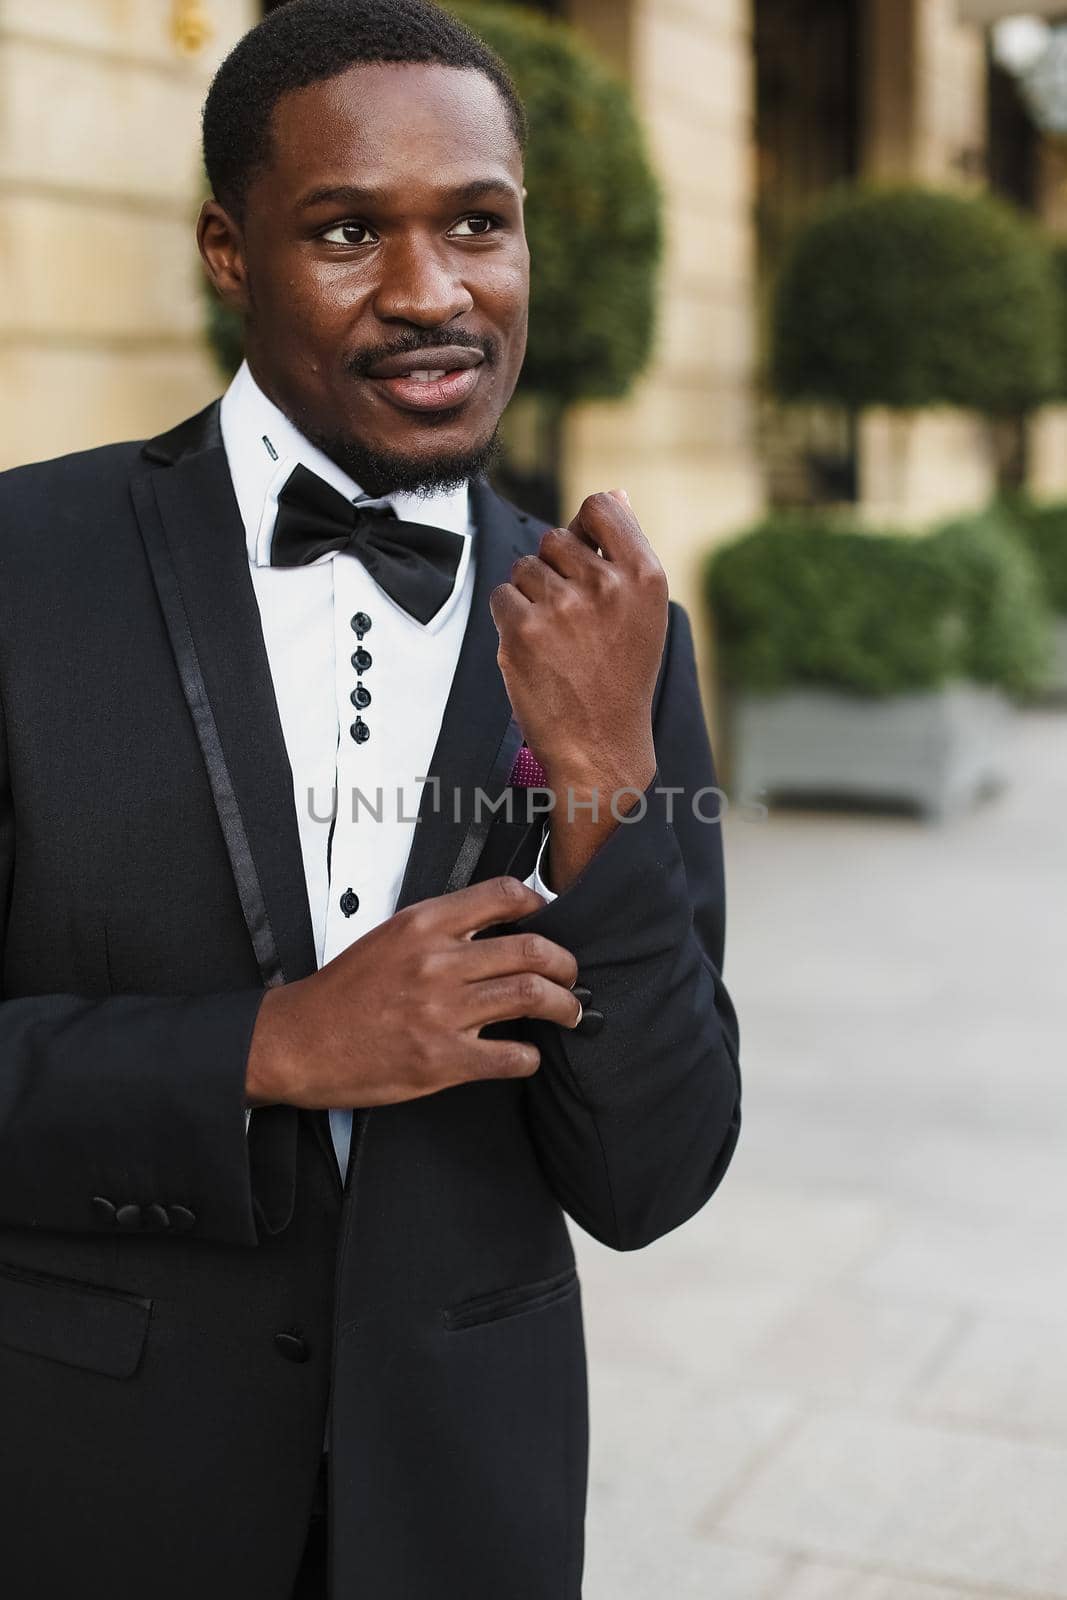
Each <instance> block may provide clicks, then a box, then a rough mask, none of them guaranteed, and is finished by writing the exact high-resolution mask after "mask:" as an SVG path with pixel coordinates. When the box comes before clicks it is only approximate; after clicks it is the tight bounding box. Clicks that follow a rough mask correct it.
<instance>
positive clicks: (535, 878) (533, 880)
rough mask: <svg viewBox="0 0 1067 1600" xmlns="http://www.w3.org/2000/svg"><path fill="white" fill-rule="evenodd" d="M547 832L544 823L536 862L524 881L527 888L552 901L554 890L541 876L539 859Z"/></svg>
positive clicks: (543, 850) (540, 859) (542, 853)
mask: <svg viewBox="0 0 1067 1600" xmlns="http://www.w3.org/2000/svg"><path fill="white" fill-rule="evenodd" d="M548 832H549V830H548V825H547V823H546V825H545V831H544V833H543V835H542V836H541V848H540V850H538V852H537V862H536V864H535V866H534V869H533V871H532V872H531V873H530V876H529V877H528V878H527V879H526V880H525V882H526V887H527V889H533V890H535V891H536V892H537V893H538V894H539V895H542V896H543V897H544V898H545V899H546V900H548V901H552V900H555V899H556V898H557V896H556V894H555V892H554V891H553V890H552V889H550V888H549V887H548V884H547V883H546V882H545V880H544V878H542V876H541V861H542V859H543V857H544V853H545V846H546V845H547V844H548Z"/></svg>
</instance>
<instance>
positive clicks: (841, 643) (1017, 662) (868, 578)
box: [706, 515, 1048, 697]
mask: <svg viewBox="0 0 1067 1600" xmlns="http://www.w3.org/2000/svg"><path fill="white" fill-rule="evenodd" d="M706 595H707V600H708V603H709V605H710V607H711V611H712V614H713V617H714V622H715V628H716V636H717V640H718V647H719V660H720V667H721V672H722V676H723V679H724V682H725V683H726V684H727V685H729V686H730V687H733V688H738V689H748V690H754V691H757V692H762V693H774V692H777V691H779V690H783V689H787V688H791V687H795V686H797V685H801V684H806V685H811V686H818V687H821V688H833V689H840V690H845V691H849V692H852V693H855V694H859V695H869V696H879V697H881V696H887V695H893V694H906V693H909V692H914V691H918V690H924V689H936V688H938V687H940V686H941V685H943V684H946V683H949V682H951V681H953V680H957V679H968V680H971V681H976V682H979V683H983V684H990V685H996V686H999V687H1001V688H1003V689H1006V690H1007V691H1009V692H1010V693H1013V694H1023V693H1028V692H1030V691H1031V690H1033V689H1035V688H1037V687H1038V686H1039V685H1040V683H1041V682H1042V679H1043V675H1044V669H1045V663H1046V659H1047V651H1048V612H1047V608H1046V607H1045V605H1044V602H1043V599H1042V596H1041V594H1040V592H1039V587H1038V582H1037V576H1036V573H1035V570H1034V568H1033V565H1032V563H1031V562H1030V561H1029V559H1028V557H1027V556H1026V554H1025V552H1024V551H1023V550H1022V549H1021V548H1020V547H1019V545H1018V543H1017V541H1016V542H1013V540H1012V538H1011V536H1010V534H1009V533H1008V532H1007V531H1006V529H1005V527H1004V526H1003V524H1001V523H1000V522H998V521H997V520H996V519H994V518H992V517H990V516H988V515H985V516H980V517H975V518H972V519H968V520H964V519H961V520H960V521H958V522H956V523H953V524H951V525H949V526H946V527H944V528H941V529H938V530H937V531H935V532H934V533H933V534H931V535H929V536H926V537H912V536H908V535H901V534H895V533H869V532H866V531H863V530H861V529H859V528H857V527H855V526H847V525H834V524H833V523H827V522H826V520H825V519H821V520H820V519H818V518H815V517H812V516H796V515H792V516H778V517H775V518H772V519H769V520H768V521H767V522H765V523H763V524H761V525H760V526H759V527H757V528H755V529H754V530H752V531H751V532H750V533H747V534H745V535H743V536H742V537H741V538H740V539H738V540H736V541H735V542H733V543H732V544H729V545H726V546H724V547H723V548H721V549H719V550H717V551H715V552H713V554H712V556H711V558H710V559H709V562H708V566H707V569H706Z"/></svg>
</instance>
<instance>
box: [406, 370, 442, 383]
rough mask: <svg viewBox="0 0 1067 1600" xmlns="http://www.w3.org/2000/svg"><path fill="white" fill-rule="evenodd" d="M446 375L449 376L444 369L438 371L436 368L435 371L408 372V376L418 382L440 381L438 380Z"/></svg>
mask: <svg viewBox="0 0 1067 1600" xmlns="http://www.w3.org/2000/svg"><path fill="white" fill-rule="evenodd" d="M446 376H447V374H446V373H445V372H444V371H443V370H441V371H436V370H435V371H433V372H430V371H426V372H409V373H408V377H409V378H413V379H414V381H415V382H416V383H438V382H440V380H441V379H442V378H444V377H446Z"/></svg>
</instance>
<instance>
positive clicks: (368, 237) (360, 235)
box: [322, 222, 377, 244]
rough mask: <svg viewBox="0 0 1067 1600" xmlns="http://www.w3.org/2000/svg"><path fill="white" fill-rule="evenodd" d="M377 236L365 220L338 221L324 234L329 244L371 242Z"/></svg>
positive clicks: (323, 236)
mask: <svg viewBox="0 0 1067 1600" xmlns="http://www.w3.org/2000/svg"><path fill="white" fill-rule="evenodd" d="M376 237H377V236H376V235H375V234H374V233H372V232H371V230H370V228H368V227H367V224H366V223H365V222H338V223H335V225H334V226H333V227H332V228H327V230H326V232H325V233H324V234H323V235H322V238H324V239H325V240H326V242H327V244H370V243H371V242H372V241H373V240H374V239H375V238H376Z"/></svg>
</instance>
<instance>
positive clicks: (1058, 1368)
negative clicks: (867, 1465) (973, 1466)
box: [909, 1317, 1067, 1501]
mask: <svg viewBox="0 0 1067 1600" xmlns="http://www.w3.org/2000/svg"><path fill="white" fill-rule="evenodd" d="M909 1410H910V1411H911V1413H912V1414H913V1415H917V1416H922V1417H924V1418H926V1419H927V1420H934V1419H936V1418H940V1419H942V1420H945V1421H947V1422H949V1423H953V1424H958V1423H963V1424H965V1425H967V1424H970V1425H972V1426H973V1425H985V1426H987V1427H990V1428H995V1429H998V1430H999V1431H1001V1432H1004V1433H1019V1434H1023V1433H1029V1434H1033V1435H1034V1436H1036V1437H1042V1436H1044V1437H1048V1438H1050V1439H1054V1440H1058V1441H1059V1442H1061V1443H1063V1444H1067V1321H1064V1322H1029V1321H1019V1320H1018V1319H1016V1318H1008V1317H982V1318H980V1319H979V1320H977V1321H975V1322H973V1323H971V1324H970V1325H968V1326H967V1327H966V1328H965V1330H964V1331H963V1332H962V1333H961V1336H960V1338H959V1339H958V1340H957V1341H956V1342H955V1343H954V1345H953V1346H952V1348H951V1350H949V1351H948V1352H947V1353H946V1356H945V1359H944V1360H943V1361H942V1362H941V1363H940V1364H939V1365H938V1366H937V1367H936V1369H935V1370H934V1371H932V1372H931V1373H930V1374H929V1376H928V1377H927V1379H926V1381H925V1382H924V1383H923V1384H922V1385H921V1386H920V1387H919V1388H918V1389H917V1391H916V1392H915V1393H914V1394H913V1395H912V1396H911V1398H910V1402H909ZM1064 1494H1065V1501H1067V1485H1065V1486H1064Z"/></svg>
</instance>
